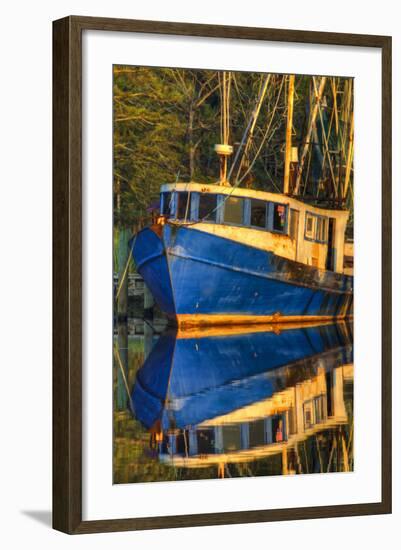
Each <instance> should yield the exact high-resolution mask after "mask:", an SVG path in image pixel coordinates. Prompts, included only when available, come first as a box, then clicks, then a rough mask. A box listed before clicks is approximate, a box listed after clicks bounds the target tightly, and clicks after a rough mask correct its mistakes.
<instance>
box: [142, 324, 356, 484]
mask: <svg viewBox="0 0 401 550" xmlns="http://www.w3.org/2000/svg"><path fill="white" fill-rule="evenodd" d="M278 327H279V328H278ZM200 373H202V374H201V375H200ZM347 384H351V385H353V345H352V325H351V324H350V323H345V322H342V323H339V324H326V325H320V326H308V327H303V328H300V327H298V328H297V327H291V328H290V325H288V324H287V325H281V326H280V325H274V326H271V327H264V326H263V327H262V326H261V327H260V330H259V331H257V330H256V327H255V328H254V331H253V332H252V331H250V329H249V328H248V329H246V328H244V327H242V328H240V327H237V328H236V329H231V332H227V331H226V332H225V333H224V331H223V330H221V331H220V332H219V330H217V329H214V330H209V331H207V330H206V331H205V332H201V331H198V332H195V331H192V332H191V331H184V332H181V333H178V334H177V335H176V334H175V333H166V334H164V335H162V336H161V337H160V339H159V340H158V342H157V343H156V346H155V347H154V349H153V350H152V352H151V353H150V355H149V357H148V358H147V360H146V361H145V363H144V365H143V366H142V368H141V369H140V370H139V371H138V373H137V378H136V382H135V386H134V388H133V392H132V404H133V409H134V413H135V416H136V418H137V419H138V420H139V421H140V422H141V423H142V424H143V425H144V426H145V427H146V428H147V429H148V430H149V432H150V434H151V437H150V444H151V447H152V448H153V449H155V450H156V452H157V454H158V457H159V460H160V461H161V462H163V463H165V464H169V465H171V466H175V467H184V468H199V467H209V466H212V465H214V466H217V467H218V468H220V467H221V466H222V465H224V464H228V463H242V462H250V461H253V460H258V459H262V458H266V457H268V456H273V455H279V454H282V455H283V456H282V458H283V468H284V469H285V470H286V471H283V472H282V473H291V472H290V468H289V469H288V465H287V462H286V457H287V451H288V450H291V449H292V450H294V449H296V448H297V445H298V444H299V443H301V442H304V441H306V440H307V439H308V438H310V437H311V436H317V434H321V433H324V432H327V431H329V430H333V429H336V428H338V427H340V426H345V425H348V424H349V422H350V418H349V415H348V412H347V409H346V405H345V399H344V396H345V386H346V385H347ZM348 447H349V446H348ZM343 451H344V452H345V450H343ZM344 460H345V459H344ZM345 463H348V460H345Z"/></svg>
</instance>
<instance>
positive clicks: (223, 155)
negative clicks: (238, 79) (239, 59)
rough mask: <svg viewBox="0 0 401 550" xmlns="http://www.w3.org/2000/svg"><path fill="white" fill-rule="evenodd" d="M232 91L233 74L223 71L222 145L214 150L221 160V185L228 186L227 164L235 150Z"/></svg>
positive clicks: (216, 146) (218, 145)
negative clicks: (231, 120)
mask: <svg viewBox="0 0 401 550" xmlns="http://www.w3.org/2000/svg"><path fill="white" fill-rule="evenodd" d="M230 90H231V73H230V72H228V73H227V72H226V71H223V83H222V84H221V85H220V92H221V121H220V124H221V143H218V144H216V145H215V146H214V150H215V151H216V153H217V154H218V155H219V158H220V185H227V184H228V183H229V182H228V179H227V164H228V162H227V161H228V157H229V156H230V155H231V154H232V152H233V148H232V146H231V145H229V143H228V142H229V137H230Z"/></svg>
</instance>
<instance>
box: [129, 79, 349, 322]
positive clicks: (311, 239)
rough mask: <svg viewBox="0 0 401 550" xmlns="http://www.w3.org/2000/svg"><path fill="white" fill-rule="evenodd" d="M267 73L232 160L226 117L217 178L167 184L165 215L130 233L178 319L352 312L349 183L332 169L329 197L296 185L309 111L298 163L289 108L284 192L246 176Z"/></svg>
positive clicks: (155, 287) (144, 268)
mask: <svg viewBox="0 0 401 550" xmlns="http://www.w3.org/2000/svg"><path fill="white" fill-rule="evenodd" d="M228 80H229V79H228ZM226 81H227V80H226ZM322 81H324V79H322ZM268 82H269V76H267V77H266V79H265V84H264V86H263V88H262V91H261V94H260V97H259V98H258V102H257V104H256V107H255V110H254V112H253V115H252V117H253V118H252V119H251V121H250V124H248V127H247V129H246V131H245V133H244V136H243V139H242V141H241V143H240V144H239V146H238V147H237V150H236V154H235V158H234V160H233V162H232V163H231V165H230V170H229V171H228V158H229V157H230V155H231V154H232V153H233V147H232V146H231V145H229V144H228V142H227V140H228V134H229V133H228V129H227V125H228V120H225V121H224V124H223V127H222V135H224V136H226V139H225V142H224V143H221V144H217V145H216V146H215V150H216V152H217V154H218V155H219V157H220V179H219V181H218V182H217V183H214V184H206V183H196V182H189V183H183V182H178V181H177V182H176V183H174V184H165V185H163V186H162V187H161V194H160V216H158V217H157V219H155V223H153V224H152V225H151V226H150V227H147V228H145V229H143V230H142V231H140V232H139V233H138V234H137V235H136V236H135V237H134V238H133V240H132V241H131V249H132V255H133V258H134V261H135V265H136V268H137V270H138V272H139V273H140V274H141V276H142V277H143V278H144V280H145V283H146V285H147V286H148V287H149V289H150V291H151V292H152V294H153V296H154V298H155V300H156V302H157V304H158V305H159V307H160V308H161V309H162V310H163V311H164V312H165V313H166V315H167V316H168V317H169V318H170V319H171V320H172V321H173V322H174V323H176V324H178V325H179V326H190V325H199V324H206V325H209V324H237V323H270V322H287V321H292V322H295V321H300V320H302V321H315V320H320V321H325V320H329V319H345V318H347V317H351V316H352V315H353V275H352V263H353V257H352V253H351V252H350V249H351V248H352V247H351V245H350V244H349V243H346V242H345V241H346V240H345V234H346V228H347V221H348V217H349V211H348V210H346V209H345V208H344V204H345V203H344V201H345V198H344V197H345V195H346V193H345V192H344V193H343V198H340V199H339V198H338V196H337V192H338V191H337V190H338V186H339V183H338V182H339V179H340V175H341V174H340V175H339V176H338V178H337V179H336V177H335V176H334V172H333V171H332V176H333V181H332V183H331V186H332V188H333V189H335V193H334V194H335V198H334V199H335V200H334V199H333V201H332V202H328V203H325V204H324V205H323V206H322V204H323V203H321V202H319V200H320V199H319V197H318V196H316V197H312V198H311V197H309V199H310V200H309V201H307V202H306V201H304V200H302V198H303V194H302V193H301V191H300V189H301V180H302V171H303V165H304V162H305V158H306V154H307V150H308V147H309V142H310V135H311V132H312V129H313V123H312V121H311V122H310V126H309V128H310V130H309V131H308V134H307V139H306V141H305V144H304V147H303V150H302V154H301V161H300V163H299V165H298V161H297V158H298V148H297V147H292V144H291V128H292V120H291V116H292V115H291V109H288V113H289V114H288V116H289V118H288V120H287V137H286V150H285V163H284V164H285V167H284V168H285V169H284V181H283V192H282V193H272V192H268V191H263V190H260V189H255V188H249V186H245V187H244V186H241V185H240V184H241V181H243V179H244V177H242V179H241V178H239V172H240V171H241V166H242V164H243V163H242V161H241V162H240V160H239V159H240V154H241V153H243V156H245V157H246V155H247V154H248V153H247V151H249V146H250V143H251V141H252V131H253V128H254V127H255V123H256V118H257V116H258V113H259V111H260V107H261V104H262V101H263V96H264V94H265V92H266V89H267V86H268ZM290 82H291V79H290ZM323 84H324V82H323ZM323 87H324V86H323ZM323 87H322V89H323ZM290 88H291V86H290ZM292 88H293V86H292ZM292 94H293V89H292ZM290 95H291V94H290ZM225 96H226V97H228V96H229V94H225ZM320 99H321V98H320ZM320 99H319V101H320ZM291 101H292V99H291V97H290V98H289V103H291ZM316 101H317V100H316ZM316 105H317V107H318V103H317V104H316ZM317 107H316V109H317ZM316 112H317V111H316ZM224 113H227V109H225V110H224ZM315 116H316V113H315ZM326 146H327V144H326ZM325 154H327V155H330V151H325ZM322 158H323V156H322ZM349 158H351V156H349ZM330 162H331V161H330ZM330 166H331V164H330ZM331 167H332V166H331ZM234 169H236V171H237V175H236V176H235V177H234ZM340 172H341V171H340ZM345 173H346V181H345V182H344V185H343V184H342V183H341V185H342V186H343V187H344V189H345V188H348V186H349V185H348V184H349V173H350V165H349V164H348V165H347V170H346V171H345ZM231 182H232V183H231ZM243 185H244V184H243ZM319 185H320V184H319ZM322 185H323V184H322ZM259 187H260V185H259ZM318 187H319V186H318ZM326 187H330V186H329V185H326ZM340 187H341V186H340ZM317 194H319V193H318V192H317Z"/></svg>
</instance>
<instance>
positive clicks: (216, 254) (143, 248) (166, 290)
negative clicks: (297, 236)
mask: <svg viewBox="0 0 401 550" xmlns="http://www.w3.org/2000/svg"><path fill="white" fill-rule="evenodd" d="M158 233H159V234H158ZM133 258H134V261H135V263H136V266H137V270H138V272H139V273H140V274H141V275H142V277H143V278H144V280H145V283H146V284H147V286H148V287H149V289H150V290H151V292H152V294H153V295H154V298H155V300H156V302H157V303H158V305H159V307H160V308H161V309H162V310H163V311H164V312H165V313H166V314H167V315H168V316H169V317H170V318H171V319H174V320H175V321H176V323H177V324H178V325H180V326H187V325H201V324H234V323H235V324H238V323H270V322H286V321H316V320H322V321H323V320H329V319H344V318H347V317H350V316H352V313H353V309H352V308H353V294H352V285H353V277H351V276H347V275H342V274H339V273H334V272H330V271H323V270H320V269H317V268H314V267H312V266H306V265H304V264H301V263H298V262H295V261H292V260H288V259H285V258H282V257H280V256H277V255H276V254H274V253H273V252H269V251H265V250H260V249H258V248H254V247H251V246H249V245H244V244H241V243H239V242H234V241H232V240H230V239H226V238H223V237H220V236H216V235H212V234H210V233H206V232H203V231H200V230H198V229H194V228H190V227H185V226H181V227H174V226H170V225H166V226H164V227H163V228H161V227H160V228H159V231H158V232H156V231H153V230H152V229H151V228H147V229H144V230H142V231H141V232H139V233H138V235H137V236H136V238H135V243H134V245H133Z"/></svg>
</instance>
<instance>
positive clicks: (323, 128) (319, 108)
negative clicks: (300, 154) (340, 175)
mask: <svg viewBox="0 0 401 550" xmlns="http://www.w3.org/2000/svg"><path fill="white" fill-rule="evenodd" d="M312 82H313V87H314V91H315V94H316V95H317V93H318V91H317V87H316V80H315V77H314V76H313V77H312ZM318 113H319V119H320V124H321V127H322V136H323V141H324V144H325V146H326V151H327V160H328V161H329V167H330V173H331V177H332V180H333V189H334V194H335V196H336V197H337V196H338V189H337V184H336V178H335V175H334V170H333V165H332V163H331V158H330V153H329V144H328V141H327V136H326V128H325V127H324V122H323V115H322V109H321V106H320V103H319V104H318Z"/></svg>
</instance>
